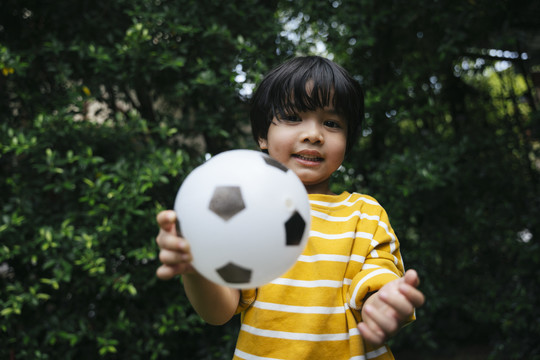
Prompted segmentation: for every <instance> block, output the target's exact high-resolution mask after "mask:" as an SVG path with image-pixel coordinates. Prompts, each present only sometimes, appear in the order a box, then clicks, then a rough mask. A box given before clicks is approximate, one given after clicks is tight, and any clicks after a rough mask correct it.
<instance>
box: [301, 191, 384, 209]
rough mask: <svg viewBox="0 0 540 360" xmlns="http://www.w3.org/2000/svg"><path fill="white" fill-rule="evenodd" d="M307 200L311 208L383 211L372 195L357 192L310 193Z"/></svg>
mask: <svg viewBox="0 0 540 360" xmlns="http://www.w3.org/2000/svg"><path fill="white" fill-rule="evenodd" d="M309 202H310V205H311V208H312V210H318V211H325V212H332V213H335V212H340V213H352V212H356V211H360V212H365V211H367V212H370V213H376V212H381V211H384V210H383V208H382V206H381V205H380V204H379V202H378V201H377V200H376V199H375V198H374V197H373V196H370V195H366V194H361V193H357V192H352V193H349V192H343V193H341V194H339V195H321V194H310V195H309Z"/></svg>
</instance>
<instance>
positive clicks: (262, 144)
mask: <svg viewBox="0 0 540 360" xmlns="http://www.w3.org/2000/svg"><path fill="white" fill-rule="evenodd" d="M259 147H260V148H261V150H268V141H267V140H266V139H263V138H259Z"/></svg>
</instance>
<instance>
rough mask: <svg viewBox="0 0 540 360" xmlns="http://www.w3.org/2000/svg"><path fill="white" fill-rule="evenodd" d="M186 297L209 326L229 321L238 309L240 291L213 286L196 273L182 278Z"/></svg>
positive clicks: (213, 284)
mask: <svg viewBox="0 0 540 360" xmlns="http://www.w3.org/2000/svg"><path fill="white" fill-rule="evenodd" d="M182 278H183V282H184V289H185V291H186V295H187V297H188V299H189V301H190V302H191V304H192V306H193V308H194V309H195V311H197V313H198V314H199V315H200V316H201V317H202V318H203V319H204V321H206V322H207V323H209V324H212V325H222V324H224V323H226V322H227V321H229V320H230V319H231V318H232V317H233V315H234V313H235V311H236V308H237V307H238V302H239V300H240V291H239V290H237V289H231V288H228V287H225V286H221V285H218V284H215V283H213V282H211V281H209V280H207V279H206V278H204V277H203V276H202V275H200V274H199V273H198V272H193V273H189V274H184V275H183V276H182Z"/></svg>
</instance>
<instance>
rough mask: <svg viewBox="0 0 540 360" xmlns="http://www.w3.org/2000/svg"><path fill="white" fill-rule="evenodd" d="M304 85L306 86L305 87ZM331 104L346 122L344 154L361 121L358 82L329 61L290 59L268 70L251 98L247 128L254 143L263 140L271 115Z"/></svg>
mask: <svg viewBox="0 0 540 360" xmlns="http://www.w3.org/2000/svg"><path fill="white" fill-rule="evenodd" d="M306 85H308V86H306ZM330 105H332V106H333V107H334V110H335V111H336V112H337V113H338V114H339V115H340V116H343V118H344V119H346V121H347V147H346V149H347V153H348V152H350V150H351V148H352V147H353V145H354V144H355V142H356V140H357V138H358V135H359V132H360V129H361V127H362V122H363V120H364V93H363V91H362V88H361V87H360V84H359V83H358V82H357V81H356V80H354V79H353V78H352V77H351V76H350V75H349V73H348V72H347V71H346V70H345V69H343V68H342V67H341V66H339V65H337V64H336V63H334V62H333V61H330V60H328V59H325V58H323V57H320V56H303V57H296V58H293V59H290V60H288V61H286V62H284V63H283V64H281V65H279V66H278V67H276V68H275V69H273V70H271V71H270V72H269V73H268V74H267V75H266V76H265V77H264V79H263V80H262V82H261V84H260V85H259V87H258V88H257V90H256V91H255V94H254V95H253V98H252V100H251V112H250V120H251V131H252V133H253V138H254V139H255V142H258V140H259V139H266V137H267V135H268V128H269V127H270V124H271V123H272V119H273V118H274V116H280V115H281V116H283V115H290V114H295V113H298V112H306V111H315V110H317V109H322V108H324V107H326V106H330Z"/></svg>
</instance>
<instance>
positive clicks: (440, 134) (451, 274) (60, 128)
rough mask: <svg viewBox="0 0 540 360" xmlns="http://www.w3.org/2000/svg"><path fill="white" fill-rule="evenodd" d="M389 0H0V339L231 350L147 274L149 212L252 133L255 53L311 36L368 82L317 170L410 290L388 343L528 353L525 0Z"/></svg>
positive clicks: (41, 346) (531, 312) (500, 354)
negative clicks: (355, 201) (354, 202)
mask: <svg viewBox="0 0 540 360" xmlns="http://www.w3.org/2000/svg"><path fill="white" fill-rule="evenodd" d="M391 4H392V6H390V3H384V2H380V1H375V0H359V1H316V2H314V1H303V0H295V1H288V0H283V1H277V0H274V1H257V0H249V1H244V2H223V1H217V0H203V1H193V0H183V1H172V0H152V1H151V0H136V1H125V0H115V1H104V0H101V1H94V2H92V3H90V2H88V1H84V0H79V1H71V2H65V1H57V0H53V1H47V2H42V1H36V0H24V1H18V0H17V1H15V0H6V1H3V2H2V5H1V6H0V116H1V118H2V123H1V124H0V172H1V174H2V177H1V181H0V191H1V193H2V194H3V196H2V198H1V200H0V289H1V291H0V333H1V335H0V357H1V358H10V357H14V358H17V359H54V358H65V359H73V358H77V359H96V358H110V359H114V358H129V359H158V358H159V359H168V358H196V359H221V358H222V359H225V358H230V354H231V353H232V348H233V346H234V338H235V334H236V332H237V331H238V327H237V320H233V321H232V322H231V323H229V324H228V325H227V326H225V327H223V328H217V327H211V326H207V325H204V324H203V323H202V321H201V320H200V319H199V317H198V316H197V315H196V314H195V313H194V312H193V310H192V308H191V307H190V306H189V304H188V301H187V299H186V298H185V295H184V294H183V291H182V287H181V286H180V285H179V284H176V283H175V282H174V281H173V282H159V281H157V280H156V278H155V276H154V272H155V269H156V267H157V265H158V260H157V258H156V256H157V247H156V245H155V243H154V240H153V239H154V237H155V235H156V234H155V232H156V226H155V220H154V219H155V215H156V213H157V211H159V210H160V209H163V208H170V207H171V206H172V202H173V200H174V195H175V193H176V190H177V188H178V186H179V184H180V183H181V181H182V179H183V178H184V177H185V176H186V175H187V174H188V173H189V171H190V170H191V169H193V168H194V167H195V166H196V165H197V164H199V163H200V162H201V161H202V159H203V157H204V155H205V153H210V154H215V153H218V152H220V151H223V150H227V149H230V148H233V147H252V146H254V145H255V144H253V142H252V140H251V139H250V136H249V131H248V126H247V124H248V122H247V108H246V101H245V100H246V99H247V98H248V97H249V90H250V89H251V88H252V87H253V84H255V83H257V82H258V81H259V80H260V77H261V74H262V73H264V72H265V71H266V70H267V69H268V68H269V67H271V66H273V65H275V64H277V63H279V62H281V61H282V60H283V59H284V58H285V57H288V56H292V55H293V54H296V53H312V52H315V51H321V50H320V49H321V44H323V43H324V44H325V46H326V53H325V54H326V55H327V56H330V57H333V59H334V60H336V62H338V63H340V64H342V65H343V66H344V67H345V68H347V69H349V70H350V71H351V72H352V73H353V75H354V76H355V77H356V78H357V79H358V80H359V81H360V82H361V83H362V85H363V86H364V88H365V89H366V105H367V107H366V109H367V114H366V124H365V126H364V128H363V132H364V135H365V136H364V137H363V138H362V139H361V140H360V142H359V144H358V147H357V148H356V149H355V150H354V152H353V153H352V154H351V155H350V157H349V158H348V159H347V161H346V162H345V164H344V166H343V167H342V168H341V169H340V171H339V172H338V173H337V174H336V175H335V177H334V184H333V186H334V190H335V191H336V192H339V191H341V190H343V189H347V190H353V191H365V192H367V193H369V194H371V195H374V196H375V197H376V198H377V199H378V200H379V201H380V202H381V203H382V205H383V206H385V208H386V209H387V210H388V212H389V214H390V216H391V219H392V224H393V226H394V228H395V229H396V231H397V233H398V236H399V237H400V240H401V243H402V246H403V253H404V256H405V262H406V265H407V267H413V268H416V269H418V270H419V272H420V273H421V276H422V289H423V290H424V292H425V294H426V296H427V299H428V300H427V304H426V306H425V307H424V308H421V309H419V310H418V313H417V315H418V316H417V317H418V320H417V321H416V322H415V323H414V324H413V325H411V326H408V327H406V328H405V329H404V330H403V331H402V332H401V334H400V335H399V336H398V337H396V338H395V339H394V340H393V343H392V345H393V349H395V350H396V353H397V354H399V353H400V352H404V351H405V350H409V351H413V352H414V353H415V357H414V358H416V359H420V358H422V356H423V353H425V356H424V358H434V355H433V354H437V353H440V352H443V351H444V352H447V353H449V354H451V353H452V352H456V351H457V350H458V349H459V348H461V347H465V346H468V345H470V344H481V345H483V346H485V347H487V348H488V351H489V352H491V358H493V359H521V358H528V359H534V358H540V348H539V347H538V344H537V340H536V339H537V338H538V337H539V336H540V328H539V324H540V321H539V320H540V313H539V310H538V308H537V307H535V306H534V301H535V299H537V298H538V297H539V296H540V294H539V291H538V286H537V279H538V277H539V275H540V274H539V268H540V267H539V265H540V264H539V262H540V256H539V255H538V254H539V249H538V247H539V245H538V234H539V233H540V228H539V218H538V213H539V210H540V209H539V207H540V202H539V199H540V196H539V195H540V194H539V191H540V189H539V185H540V181H539V178H538V176H539V174H538V170H539V168H538V161H539V160H538V159H539V149H540V145H539V142H538V134H539V133H540V129H539V127H538V124H539V122H538V120H539V119H540V113H539V112H538V109H539V106H540V104H539V103H538V100H535V97H534V91H533V87H534V85H533V84H532V82H531V71H532V70H531V69H535V68H538V66H539V60H538V59H539V58H540V57H539V50H538V49H537V48H534V47H533V44H534V42H533V41H531V39H532V35H531V34H534V33H535V32H537V31H538V28H539V27H540V24H539V23H538V19H540V16H539V14H538V11H539V5H538V3H537V2H534V1H532V0H519V1H512V2H511V1H509V0H504V1H498V2H495V3H492V2H489V1H486V0H474V1H473V0H471V1H465V2H459V1H458V2H455V1H449V0H439V1H420V0H415V1H409V2H400V1H392V2H391ZM283 27H285V28H287V29H290V31H289V32H287V31H283ZM490 49H502V50H506V51H507V55H504V54H505V53H504V52H503V53H502V55H500V54H499V53H498V52H496V53H492V52H491V51H490ZM516 54H517V55H516ZM524 54H527V56H528V57H524ZM502 61H504V62H505V64H506V65H507V66H506V67H507V69H506V70H503V69H501V68H500V67H497V66H500V65H501V62H502ZM398 358H399V357H398Z"/></svg>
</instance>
